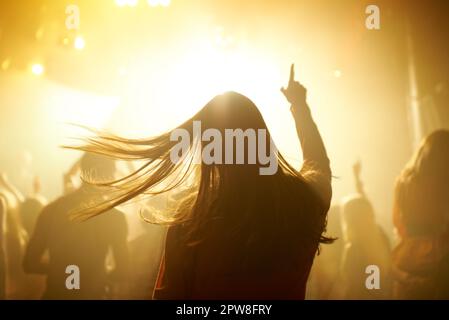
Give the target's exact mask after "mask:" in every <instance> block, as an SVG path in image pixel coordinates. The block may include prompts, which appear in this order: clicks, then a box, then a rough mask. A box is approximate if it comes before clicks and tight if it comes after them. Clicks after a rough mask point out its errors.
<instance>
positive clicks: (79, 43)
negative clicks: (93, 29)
mask: <svg viewBox="0 0 449 320" xmlns="http://www.w3.org/2000/svg"><path fill="white" fill-rule="evenodd" d="M73 45H74V47H75V49H76V50H83V49H84V47H85V46H86V41H85V40H84V38H83V37H82V36H77V37H76V38H75V41H74V43H73Z"/></svg>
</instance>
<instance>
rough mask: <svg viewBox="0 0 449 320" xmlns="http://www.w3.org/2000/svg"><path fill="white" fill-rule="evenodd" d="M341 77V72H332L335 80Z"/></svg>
mask: <svg viewBox="0 0 449 320" xmlns="http://www.w3.org/2000/svg"><path fill="white" fill-rule="evenodd" d="M341 76H342V73H341V70H338V69H337V70H334V77H335V78H341Z"/></svg>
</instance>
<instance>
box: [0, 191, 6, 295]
mask: <svg viewBox="0 0 449 320" xmlns="http://www.w3.org/2000/svg"><path fill="white" fill-rule="evenodd" d="M5 216H6V202H5V200H3V197H2V196H1V194H0V300H4V299H5V298H6V255H5V240H4V236H3V228H4V226H3V225H4V221H5Z"/></svg>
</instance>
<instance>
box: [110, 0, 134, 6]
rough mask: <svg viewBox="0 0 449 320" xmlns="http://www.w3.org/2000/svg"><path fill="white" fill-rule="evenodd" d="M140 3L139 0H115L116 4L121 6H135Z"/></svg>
mask: <svg viewBox="0 0 449 320" xmlns="http://www.w3.org/2000/svg"><path fill="white" fill-rule="evenodd" d="M138 3H139V0H115V4H116V5H118V6H119V7H124V6H129V7H135V6H137V4H138Z"/></svg>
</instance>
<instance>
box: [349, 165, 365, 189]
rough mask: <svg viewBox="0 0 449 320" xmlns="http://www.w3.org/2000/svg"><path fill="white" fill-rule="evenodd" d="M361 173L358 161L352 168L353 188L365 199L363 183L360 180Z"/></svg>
mask: <svg viewBox="0 0 449 320" xmlns="http://www.w3.org/2000/svg"><path fill="white" fill-rule="evenodd" d="M361 171H362V163H361V162H360V161H357V162H356V163H354V165H353V166H352V172H353V173H354V181H355V188H356V190H357V192H358V193H359V194H360V195H361V196H363V197H366V194H365V189H364V187H363V182H362V179H361V178H360V172H361Z"/></svg>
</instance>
